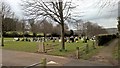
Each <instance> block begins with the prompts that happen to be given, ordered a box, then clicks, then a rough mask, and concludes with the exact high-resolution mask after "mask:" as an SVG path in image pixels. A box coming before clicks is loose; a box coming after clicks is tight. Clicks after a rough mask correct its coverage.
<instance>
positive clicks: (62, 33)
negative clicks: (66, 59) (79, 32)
mask: <svg viewBox="0 0 120 68" xmlns="http://www.w3.org/2000/svg"><path fill="white" fill-rule="evenodd" d="M61 27H62V29H61V39H62V50H65V41H64V24H62V25H61Z"/></svg>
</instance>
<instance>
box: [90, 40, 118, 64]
mask: <svg viewBox="0 0 120 68" xmlns="http://www.w3.org/2000/svg"><path fill="white" fill-rule="evenodd" d="M117 44H118V39H115V40H113V41H112V42H110V43H109V44H108V46H106V47H104V48H102V49H101V50H100V51H99V52H98V53H97V54H96V55H95V56H93V57H92V58H91V59H90V60H91V61H96V62H102V63H108V64H111V65H118V60H115V59H114V58H113V50H114V49H115V47H116V45H117Z"/></svg>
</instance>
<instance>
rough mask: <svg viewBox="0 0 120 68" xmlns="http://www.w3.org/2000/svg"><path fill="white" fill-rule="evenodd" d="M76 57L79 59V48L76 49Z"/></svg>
mask: <svg viewBox="0 0 120 68" xmlns="http://www.w3.org/2000/svg"><path fill="white" fill-rule="evenodd" d="M76 57H77V59H79V58H80V54H79V47H76Z"/></svg>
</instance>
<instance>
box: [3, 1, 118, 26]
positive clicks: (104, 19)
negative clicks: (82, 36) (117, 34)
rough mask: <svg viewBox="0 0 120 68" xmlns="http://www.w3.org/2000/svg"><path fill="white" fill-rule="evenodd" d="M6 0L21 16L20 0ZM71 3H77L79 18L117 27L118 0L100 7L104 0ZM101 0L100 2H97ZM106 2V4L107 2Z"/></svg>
mask: <svg viewBox="0 0 120 68" xmlns="http://www.w3.org/2000/svg"><path fill="white" fill-rule="evenodd" d="M4 1H6V2H7V3H8V4H9V5H10V6H11V8H12V10H13V11H14V12H15V14H16V16H17V17H19V18H22V17H23V15H22V10H21V6H20V5H19V3H21V1H20V0H4ZM72 1H73V3H75V4H76V5H79V6H78V7H77V8H76V11H75V12H76V13H79V14H80V15H81V16H82V17H81V19H83V20H85V21H92V22H94V23H98V24H99V25H101V26H103V27H105V28H117V19H116V18H117V17H118V1H120V0H109V1H110V2H108V3H109V6H107V7H104V8H103V9H102V7H100V5H102V4H104V3H105V1H106V0H72ZM99 1H101V2H99ZM108 3H107V4H108Z"/></svg>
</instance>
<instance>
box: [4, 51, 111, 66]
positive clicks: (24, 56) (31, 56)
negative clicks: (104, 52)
mask: <svg viewBox="0 0 120 68" xmlns="http://www.w3.org/2000/svg"><path fill="white" fill-rule="evenodd" d="M42 58H46V59H47V62H49V61H54V62H56V63H57V64H49V65H50V66H52V65H53V66H108V65H109V64H103V63H95V62H90V61H86V60H76V59H71V58H65V57H58V56H51V55H44V54H36V53H28V52H19V51H10V50H2V60H3V61H2V65H3V66H28V65H31V64H34V63H38V62H40V61H41V59H42Z"/></svg>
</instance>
